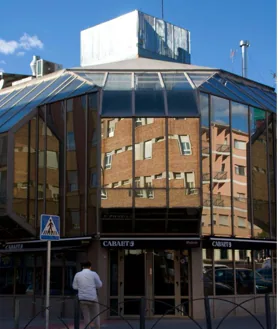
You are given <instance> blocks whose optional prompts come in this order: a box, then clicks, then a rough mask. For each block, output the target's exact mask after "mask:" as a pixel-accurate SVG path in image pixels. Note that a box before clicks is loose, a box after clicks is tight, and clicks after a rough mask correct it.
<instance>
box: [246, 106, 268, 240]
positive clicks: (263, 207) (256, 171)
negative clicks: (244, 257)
mask: <svg viewBox="0 0 278 329" xmlns="http://www.w3.org/2000/svg"><path fill="white" fill-rule="evenodd" d="M250 129H251V143H250V144H251V164H252V198H253V221H254V227H253V235H254V236H255V237H257V238H267V237H269V232H270V226H269V206H268V201H269V198H268V177H267V174H268V171H267V126H266V113H265V111H263V110H260V109H257V108H254V107H252V108H251V127H250Z"/></svg>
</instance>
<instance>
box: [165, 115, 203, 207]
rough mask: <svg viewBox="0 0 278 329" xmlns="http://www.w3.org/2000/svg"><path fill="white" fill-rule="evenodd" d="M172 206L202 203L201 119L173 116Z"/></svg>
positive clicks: (170, 188) (171, 137)
mask: <svg viewBox="0 0 278 329" xmlns="http://www.w3.org/2000/svg"><path fill="white" fill-rule="evenodd" d="M168 135H169V136H168V138H169V141H168V143H169V160H168V161H169V173H168V177H169V207H170V208H172V207H198V206H199V205H200V193H199V192H200V146H199V145H200V144H199V137H200V136H199V119H193V118H169V119H168Z"/></svg>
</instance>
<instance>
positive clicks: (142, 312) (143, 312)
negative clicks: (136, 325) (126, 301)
mask: <svg viewBox="0 0 278 329" xmlns="http://www.w3.org/2000/svg"><path fill="white" fill-rule="evenodd" d="M145 315H146V301H145V298H144V297H141V302H140V329H145V328H146V316H145Z"/></svg>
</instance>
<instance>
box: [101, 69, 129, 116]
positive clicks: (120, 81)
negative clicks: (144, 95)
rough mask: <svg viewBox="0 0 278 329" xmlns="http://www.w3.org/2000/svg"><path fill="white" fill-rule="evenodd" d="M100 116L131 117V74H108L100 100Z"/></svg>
mask: <svg viewBox="0 0 278 329" xmlns="http://www.w3.org/2000/svg"><path fill="white" fill-rule="evenodd" d="M101 114H102V116H105V117H116V116H117V117H118V116H119V117H129V116H131V115H132V92H131V73H125V74H124V73H109V75H108V78H107V81H106V84H105V87H104V89H103V98H102V109H101Z"/></svg>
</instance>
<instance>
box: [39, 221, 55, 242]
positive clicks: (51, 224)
mask: <svg viewBox="0 0 278 329" xmlns="http://www.w3.org/2000/svg"><path fill="white" fill-rule="evenodd" d="M40 239H41V240H45V241H56V240H60V216H56V215H41V227H40Z"/></svg>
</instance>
